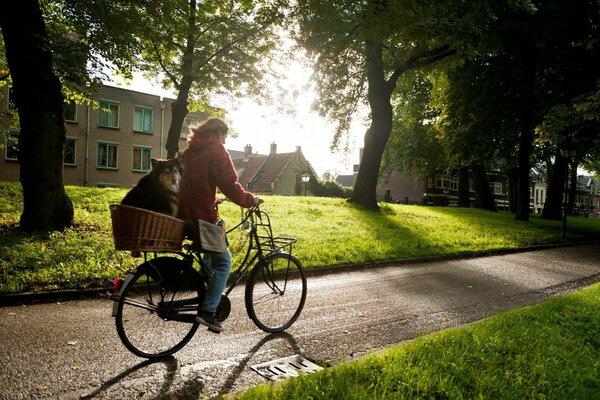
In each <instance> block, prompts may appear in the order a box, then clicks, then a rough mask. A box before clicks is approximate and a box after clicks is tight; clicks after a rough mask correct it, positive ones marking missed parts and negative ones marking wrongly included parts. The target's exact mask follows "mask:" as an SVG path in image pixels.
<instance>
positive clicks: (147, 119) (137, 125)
mask: <svg viewBox="0 0 600 400" xmlns="http://www.w3.org/2000/svg"><path fill="white" fill-rule="evenodd" d="M152 117H153V112H152V109H151V108H142V107H136V108H135V109H134V110H133V130H134V131H136V132H144V133H152V120H153V118H152Z"/></svg>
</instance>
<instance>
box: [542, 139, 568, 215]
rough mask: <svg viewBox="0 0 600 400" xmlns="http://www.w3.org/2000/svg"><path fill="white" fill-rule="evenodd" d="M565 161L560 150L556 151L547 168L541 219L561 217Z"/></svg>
mask: <svg viewBox="0 0 600 400" xmlns="http://www.w3.org/2000/svg"><path fill="white" fill-rule="evenodd" d="M566 163H567V160H565V158H563V157H562V156H561V155H560V151H558V150H557V151H556V154H555V155H554V165H553V166H552V168H548V189H547V192H546V201H545V202H544V209H543V210H542V215H541V218H542V219H550V220H556V221H560V220H561V219H562V206H563V200H562V197H563V193H564V190H563V188H564V187H565V182H566V181H565V179H566Z"/></svg>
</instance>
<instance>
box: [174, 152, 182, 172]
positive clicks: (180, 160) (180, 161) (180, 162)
mask: <svg viewBox="0 0 600 400" xmlns="http://www.w3.org/2000/svg"><path fill="white" fill-rule="evenodd" d="M175 161H176V162H177V165H178V166H179V170H180V171H183V154H180V155H178V156H177V157H175Z"/></svg>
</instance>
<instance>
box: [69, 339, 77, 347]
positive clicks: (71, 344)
mask: <svg viewBox="0 0 600 400" xmlns="http://www.w3.org/2000/svg"><path fill="white" fill-rule="evenodd" d="M77 343H79V342H78V341H77V340H70V341H68V342H67V344H68V345H69V346H75V345H76V344H77Z"/></svg>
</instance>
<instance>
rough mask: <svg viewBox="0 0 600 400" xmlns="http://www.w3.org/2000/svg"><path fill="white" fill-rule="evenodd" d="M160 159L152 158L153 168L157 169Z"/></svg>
mask: <svg viewBox="0 0 600 400" xmlns="http://www.w3.org/2000/svg"><path fill="white" fill-rule="evenodd" d="M158 161H159V160H158V159H156V158H151V159H150V162H152V169H156V168H157V167H158Z"/></svg>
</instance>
